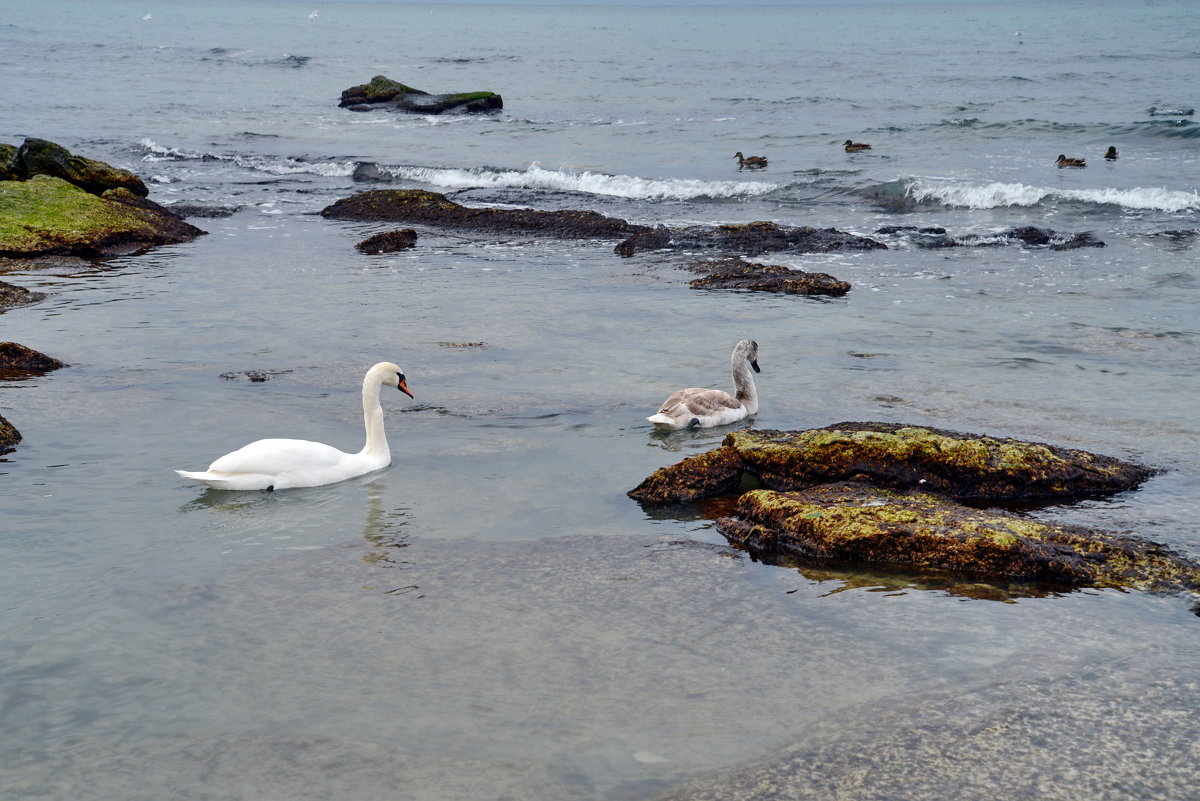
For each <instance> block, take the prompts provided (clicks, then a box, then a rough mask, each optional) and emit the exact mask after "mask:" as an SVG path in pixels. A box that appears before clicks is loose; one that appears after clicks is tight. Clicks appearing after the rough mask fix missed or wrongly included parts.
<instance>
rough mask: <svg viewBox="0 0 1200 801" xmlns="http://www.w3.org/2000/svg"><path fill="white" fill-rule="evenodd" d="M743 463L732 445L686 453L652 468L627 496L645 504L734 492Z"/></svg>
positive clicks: (673, 501) (690, 499)
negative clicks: (703, 451) (672, 462)
mask: <svg viewBox="0 0 1200 801" xmlns="http://www.w3.org/2000/svg"><path fill="white" fill-rule="evenodd" d="M743 471H744V467H743V465H742V460H741V457H739V456H738V454H737V451H735V450H734V449H733V448H728V447H720V448H717V449H716V450H712V451H708V452H707V453H701V454H697V455H696V456H689V457H688V458H686V459H684V460H683V461H682V462H679V463H677V464H674V465H671V466H670V467H664V468H661V469H659V470H655V471H654V472H653V473H652V474H651V475H650V476H649V477H648V478H646V480H645V481H643V482H642V483H641V484H638V485H637V487H635V488H634V489H632V490H630V492H629V497H631V498H633V499H634V500H636V501H640V502H642V503H647V504H663V503H679V502H681V501H694V500H697V499H700V498H709V497H712V496H714V495H721V494H724V493H727V492H733V491H734V490H735V489H737V488H738V485H739V484H740V483H741V481H742V473H743Z"/></svg>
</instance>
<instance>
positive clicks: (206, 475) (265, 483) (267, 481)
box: [175, 470, 274, 490]
mask: <svg viewBox="0 0 1200 801" xmlns="http://www.w3.org/2000/svg"><path fill="white" fill-rule="evenodd" d="M175 472H176V473H177V474H178V475H179V476H180V477H182V478H190V479H191V480H193V481H199V482H200V483H201V484H205V485H207V486H209V487H212V488H213V489H222V490H261V489H273V488H274V487H273V485H272V482H271V478H270V477H269V476H263V475H258V474H255V473H214V472H213V471H211V470H206V471H204V472H202V473H197V472H191V471H188V470H176V471H175Z"/></svg>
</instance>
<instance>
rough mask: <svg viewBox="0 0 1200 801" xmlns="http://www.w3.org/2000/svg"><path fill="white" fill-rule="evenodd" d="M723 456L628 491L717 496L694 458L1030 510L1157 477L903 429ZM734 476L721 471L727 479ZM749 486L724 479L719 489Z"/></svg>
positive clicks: (795, 479) (1064, 455)
mask: <svg viewBox="0 0 1200 801" xmlns="http://www.w3.org/2000/svg"><path fill="white" fill-rule="evenodd" d="M718 450H723V451H725V452H726V453H725V454H724V455H723V456H721V457H714V456H711V455H709V454H702V455H701V456H693V457H689V459H685V460H683V462H680V463H679V464H676V465H673V466H670V467H664V468H662V469H660V470H657V471H656V472H655V473H654V474H653V475H651V476H650V477H649V478H647V479H646V480H645V481H643V482H642V483H641V484H640V485H639V486H638V487H637V488H636V489H634V490H632V491H631V492H630V493H629V494H630V496H631V497H633V498H634V499H636V500H639V501H643V502H647V503H672V502H676V501H680V500H693V499H695V498H698V497H704V495H706V494H711V492H709V491H708V490H707V489H705V490H704V491H697V488H696V485H695V484H694V482H695V481H696V480H697V478H699V479H700V480H701V481H702V482H703V481H709V480H710V479H709V478H708V477H707V476H706V475H705V473H706V471H705V469H704V467H703V466H698V465H697V464H696V463H695V462H689V460H699V459H704V460H715V463H718V464H724V465H728V464H732V463H733V462H731V461H730V460H731V459H734V458H736V463H737V464H740V465H741V470H742V471H746V472H749V473H752V474H754V475H755V476H757V477H758V479H759V481H760V482H761V483H762V485H763V486H765V487H768V488H770V489H776V490H798V489H804V488H807V487H813V486H817V485H819V484H830V483H836V482H839V481H850V480H855V481H865V482H867V483H870V484H872V485H874V486H878V487H883V488H886V489H891V490H896V491H904V490H910V489H921V490H924V491H927V492H936V493H938V494H940V495H945V496H947V497H950V498H955V499H958V500H970V501H972V502H987V503H1014V502H1022V503H1032V502H1050V501H1065V500H1075V499H1079V498H1088V497H1099V496H1104V495H1111V494H1113V493H1117V492H1123V491H1125V490H1129V489H1133V488H1135V487H1137V486H1138V485H1139V484H1141V483H1142V482H1144V481H1145V480H1146V479H1147V478H1149V477H1150V476H1151V475H1153V472H1154V471H1153V470H1151V469H1150V468H1148V467H1144V466H1142V465H1137V464H1132V463H1130V462H1124V461H1122V460H1120V459H1115V458H1113V457H1110V456H1101V455H1099V454H1094V453H1089V452H1087V451H1081V450H1072V449H1067V448H1059V447H1056V446H1053V445H1046V444H1044V443H1039V442H1023V441H1021V440H1014V439H997V438H995V437H987V436H980V435H972V434H962V433H958V432H953V431H943V430H941V429H936V428H928V427H925V426H906V425H903V424H901V423H837V424H835V425H831V426H827V427H826V428H817V429H811V430H807V431H774V430H769V429H767V430H761V431H753V430H751V431H735V432H732V433H730V434H729V435H728V436H726V437H725V440H724V441H723V442H722V445H721V448H719V449H718ZM727 473H728V469H725V470H724V471H723V474H727ZM740 480H741V473H740V472H739V473H738V476H737V480H736V481H735V480H734V479H733V478H732V477H730V476H728V475H726V478H725V479H724V480H723V483H722V484H721V486H733V487H736V486H737V482H738V481H740Z"/></svg>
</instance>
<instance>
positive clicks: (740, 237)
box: [614, 221, 887, 258]
mask: <svg viewBox="0 0 1200 801" xmlns="http://www.w3.org/2000/svg"><path fill="white" fill-rule="evenodd" d="M699 249H709V250H719V251H722V252H725V253H738V254H742V255H747V256H753V255H757V254H759V253H768V252H780V251H786V252H788V253H841V252H843V251H860V250H887V245H885V244H883V243H882V242H876V241H875V240H874V239H868V238H867V237H865V236H857V235H855V234H850V233H846V232H845V231H839V230H837V229H836V228H812V227H809V226H807V225H805V226H798V227H797V226H791V225H778V224H777V223H773V222H765V221H758V222H750V223H731V224H727V225H694V226H689V227H686V228H663V227H659V228H654V229H647V230H644V231H641V232H637V233H634V235H633V236H630V237H629V238H628V239H626V240H625V241H624V242H621V243H620V244H619V245H617V246H616V248H614V251H615V252H616V254H617V255H618V256H624V257H626V258H628V257H630V256H633V255H635V254H637V253H640V252H642V251H645V250H686V251H693V250H699Z"/></svg>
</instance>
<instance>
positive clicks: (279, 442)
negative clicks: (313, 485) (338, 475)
mask: <svg viewBox="0 0 1200 801" xmlns="http://www.w3.org/2000/svg"><path fill="white" fill-rule="evenodd" d="M346 456H347V454H345V453H343V452H341V451H339V450H338V449H337V448H335V447H333V446H332V445H326V444H325V443H323V442H311V441H309V440H306V439H260V440H257V441H256V442H251V443H250V444H249V445H245V446H243V447H241V448H238V449H237V450H236V451H233V452H232V453H227V454H225V455H224V456H222V457H221V458H219V459H217V460H216V461H215V462H213V463H212V464H210V465H209V466H208V472H210V473H261V474H266V475H273V474H278V473H283V472H287V471H288V469H289V468H293V467H295V466H297V465H303V466H304V468H305V469H307V470H314V469H315V470H320V469H321V468H325V467H332V466H334V465H336V464H338V463H340V462H341V461H342V460H343V459H345V458H346Z"/></svg>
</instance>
